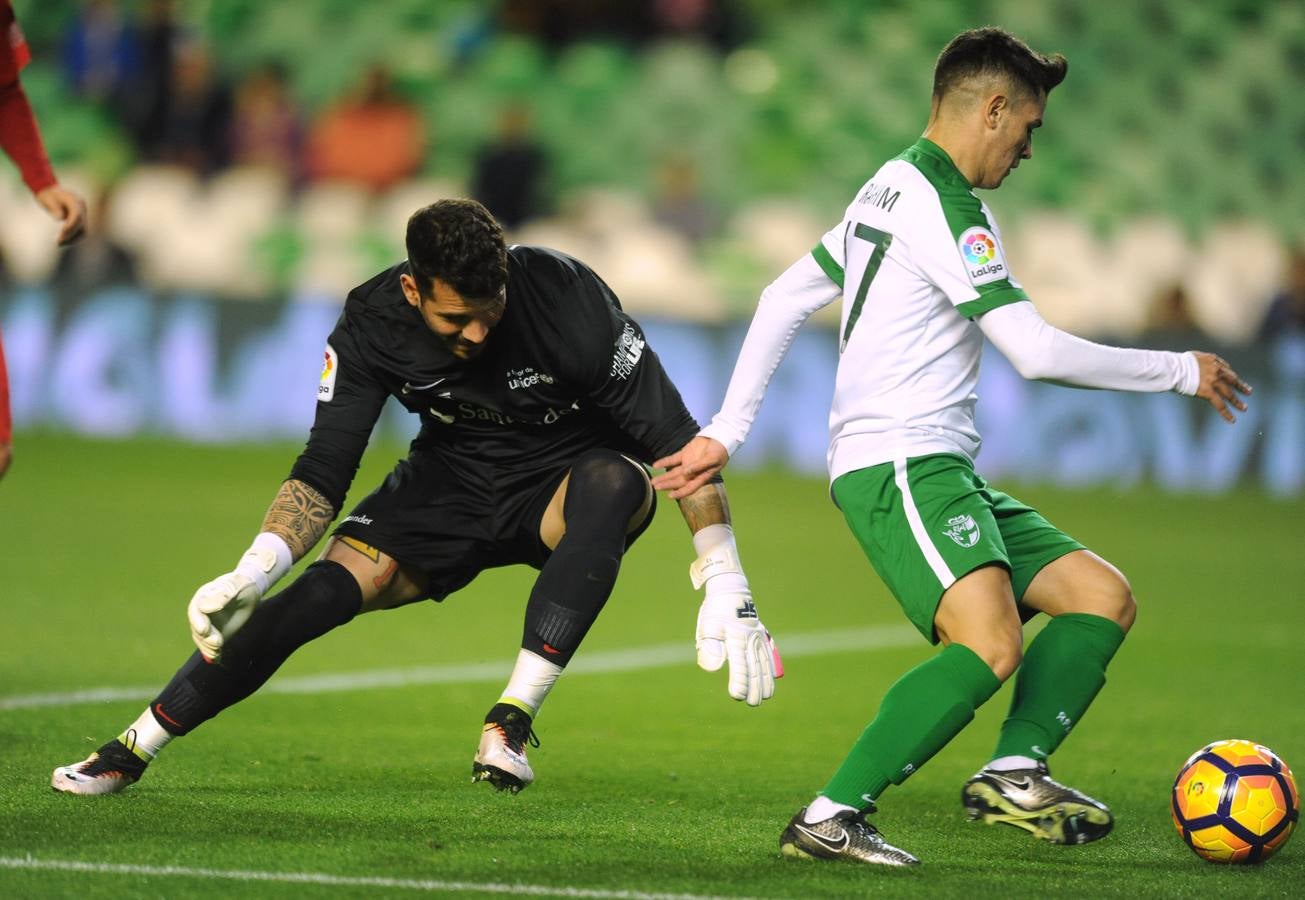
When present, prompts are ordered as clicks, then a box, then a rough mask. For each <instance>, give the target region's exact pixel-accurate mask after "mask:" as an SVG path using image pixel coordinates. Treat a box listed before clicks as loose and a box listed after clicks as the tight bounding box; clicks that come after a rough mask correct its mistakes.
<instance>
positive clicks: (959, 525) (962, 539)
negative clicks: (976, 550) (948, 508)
mask: <svg viewBox="0 0 1305 900" xmlns="http://www.w3.org/2000/svg"><path fill="white" fill-rule="evenodd" d="M943 534H945V535H947V536H948V537H949V538H951V539H952V540H953V541H955V542H956V546H958V547H967V548H968V547H973V546H974V545H975V544H977V543H978V542H979V523H978V522H976V521H974V517H973V516H952V517H951V518H950V519H948V520H947V527H946V528H944V529H943Z"/></svg>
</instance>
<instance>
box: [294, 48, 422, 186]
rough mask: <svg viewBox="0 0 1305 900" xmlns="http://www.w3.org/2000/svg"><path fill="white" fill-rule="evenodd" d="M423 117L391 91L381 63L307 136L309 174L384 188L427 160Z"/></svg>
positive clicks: (414, 171) (415, 170) (406, 175)
mask: <svg viewBox="0 0 1305 900" xmlns="http://www.w3.org/2000/svg"><path fill="white" fill-rule="evenodd" d="M425 150H426V147H425V132H424V129H423V127H422V121H421V115H420V114H419V113H418V112H417V110H416V108H415V107H413V105H412V104H410V103H409V102H408V101H407V100H405V99H404V98H403V97H401V96H400V95H399V94H398V92H396V91H395V90H394V85H393V81H392V79H391V77H390V71H389V69H387V68H386V67H385V66H383V65H374V66H372V67H371V68H370V69H368V70H367V73H366V74H365V75H364V77H363V81H362V84H361V85H360V87H359V88H358V90H357V91H356V92H355V93H354V94H353V95H352V96H350V97H347V98H345V99H344V100H342V101H341V102H339V103H338V104H336V105H335V106H333V107H331V108H330V109H328V110H327V111H326V112H325V113H323V115H322V117H321V118H320V119H319V120H318V121H317V123H316V124H315V125H314V126H313V128H312V131H311V132H310V133H309V136H308V152H307V164H308V174H309V176H310V177H312V178H315V179H340V180H343V181H352V182H355V183H357V184H362V185H364V186H366V187H369V188H371V189H372V190H374V191H380V190H384V189H385V188H388V187H390V186H391V185H393V184H395V183H397V182H399V181H402V180H403V179H405V178H408V177H410V176H412V175H415V174H417V172H419V171H420V170H421V168H422V164H423V163H424V161H425Z"/></svg>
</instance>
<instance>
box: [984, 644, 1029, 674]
mask: <svg viewBox="0 0 1305 900" xmlns="http://www.w3.org/2000/svg"><path fill="white" fill-rule="evenodd" d="M979 657H980V658H981V659H982V660H983V661H984V662H986V663H987V664H988V668H990V669H992V674H994V675H996V676H997V679H998V680H999V681H1005V680H1006V679H1007V678H1010V677H1011V676H1012V675H1014V674H1015V670H1016V669H1018V668H1019V667H1020V663H1021V662H1022V661H1023V660H1024V641H1023V635H1022V634H1020V633H1017V634H1015V635H1008V634H1001V635H995V636H994V637H993V640H992V642H991V643H989V644H988V646H987V647H985V648H984V651H983V652H981V653H979Z"/></svg>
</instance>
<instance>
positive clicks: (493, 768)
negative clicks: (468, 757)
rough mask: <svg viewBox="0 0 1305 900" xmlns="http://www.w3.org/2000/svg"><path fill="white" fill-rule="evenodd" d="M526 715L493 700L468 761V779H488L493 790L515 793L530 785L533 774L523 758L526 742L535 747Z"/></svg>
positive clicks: (533, 733) (535, 739) (518, 709)
mask: <svg viewBox="0 0 1305 900" xmlns="http://www.w3.org/2000/svg"><path fill="white" fill-rule="evenodd" d="M530 722H531V718H530V715H529V714H528V713H527V712H526V711H525V710H523V709H520V708H519V707H516V706H513V705H512V704H510V703H496V704H494V707H493V709H491V710H490V711H489V715H487V716H485V728H484V730H482V731H481V733H480V748H479V749H478V750H477V751H476V758H475V760H473V761H472V764H471V780H472V781H488V782H489V783H490V784H492V785H494V788H495V790H500V791H511V792H512V793H514V794H515V793H518V792H520V791H522V790H525V789H526V788H527V787H529V786H530V782H532V781H534V780H535V773H534V771H532V770H531V768H530V763H529V762H528V761H527V760H526V744H529V745H530V746H532V747H538V746H539V738H537V737H535V732H534V729H532V728H531V727H530Z"/></svg>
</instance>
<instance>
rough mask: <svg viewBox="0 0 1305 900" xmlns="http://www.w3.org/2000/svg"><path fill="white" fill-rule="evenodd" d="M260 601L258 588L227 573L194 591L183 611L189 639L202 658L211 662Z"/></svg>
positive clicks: (242, 577) (260, 596) (241, 577)
mask: <svg viewBox="0 0 1305 900" xmlns="http://www.w3.org/2000/svg"><path fill="white" fill-rule="evenodd" d="M261 599H263V594H262V591H260V590H259V589H258V585H257V584H256V583H255V582H254V581H253V579H251V578H249V577H248V576H246V575H242V574H240V573H239V572H228V573H227V574H225V575H221V576H219V577H217V578H214V579H213V580H212V581H210V582H209V583H208V584H206V585H204V586H202V587H201V588H200V589H199V590H197V591H195V596H193V597H191V598H190V606H188V607H187V608H186V616H187V618H189V619H190V636H191V638H192V639H193V640H194V641H195V646H196V647H198V648H199V652H200V653H202V654H203V655H204V658H205V659H207V660H209V661H210V662H213V661H215V660H217V659H218V658H219V657H221V655H222V646H223V645H224V644H225V643H226V642H227V640H228V639H229V638H230V637H231V636H232V635H233V634H235V633H236V632H237V631H239V630H240V626H242V625H244V624H245V622H247V621H248V620H249V617H250V616H251V615H252V614H253V612H254V607H256V606H257V605H258V601H259V600H261Z"/></svg>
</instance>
